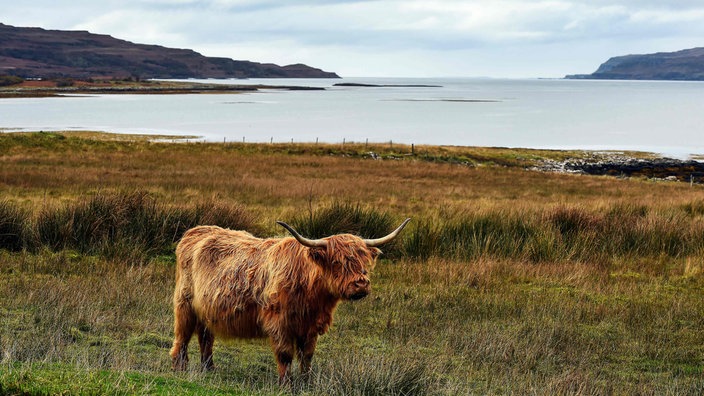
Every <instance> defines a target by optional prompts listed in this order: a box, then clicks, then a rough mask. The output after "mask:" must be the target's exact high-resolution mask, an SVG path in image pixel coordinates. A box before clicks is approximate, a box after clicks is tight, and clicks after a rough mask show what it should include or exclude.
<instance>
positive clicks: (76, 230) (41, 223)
mask: <svg viewBox="0 0 704 396" xmlns="http://www.w3.org/2000/svg"><path fill="white" fill-rule="evenodd" d="M201 224H211V225H219V226H222V227H226V228H234V229H243V230H250V231H253V232H256V231H257V230H258V229H257V227H256V226H255V224H254V221H253V217H252V216H251V215H250V214H249V213H247V212H246V211H245V210H244V208H243V207H242V206H241V205H228V204H225V203H222V202H209V201H204V202H201V203H197V204H195V205H192V206H170V205H165V204H163V203H160V202H159V200H158V199H157V198H156V197H155V196H153V195H150V194H148V193H146V192H144V191H131V192H112V193H98V194H95V195H93V196H90V197H87V198H83V199H79V200H77V201H73V202H66V203H62V204H53V205H47V206H45V207H43V208H41V209H40V210H39V212H38V213H37V215H36V216H31V215H30V213H29V212H28V211H26V210H23V209H22V208H21V207H19V206H18V205H13V204H11V203H9V202H3V203H2V204H0V227H2V229H3V231H2V234H0V248H5V249H8V250H14V251H16V250H21V249H22V248H26V249H28V250H30V251H34V252H38V251H40V250H41V249H42V248H48V249H50V250H53V251H61V250H74V251H78V252H80V253H85V254H91V255H101V256H104V257H107V258H130V259H132V260H133V261H137V262H140V261H142V262H143V261H145V260H147V259H149V258H152V257H155V256H159V255H167V256H168V255H173V247H174V244H175V243H176V242H178V240H179V239H180V238H181V236H182V235H183V233H184V232H185V231H186V230H188V229H189V228H191V227H194V226H196V225H201Z"/></svg>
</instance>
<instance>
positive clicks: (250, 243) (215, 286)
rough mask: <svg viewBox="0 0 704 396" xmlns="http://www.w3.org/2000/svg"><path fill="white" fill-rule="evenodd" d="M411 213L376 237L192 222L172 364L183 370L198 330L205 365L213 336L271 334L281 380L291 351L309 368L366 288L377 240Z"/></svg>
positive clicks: (180, 277) (181, 264)
mask: <svg viewBox="0 0 704 396" xmlns="http://www.w3.org/2000/svg"><path fill="white" fill-rule="evenodd" d="M409 220H410V219H406V221H404V222H403V224H401V225H400V226H399V227H398V228H396V230H394V231H393V232H392V233H390V234H389V235H387V236H385V237H383V238H379V239H362V238H360V237H358V236H354V235H350V234H339V235H333V236H330V237H327V238H322V239H315V240H311V239H307V238H305V237H302V236H301V235H300V234H299V233H298V232H297V231H296V230H294V229H293V228H292V227H290V226H289V225H287V224H285V223H283V222H278V223H279V224H280V225H281V226H283V227H284V228H286V229H287V230H288V231H289V232H290V233H291V235H293V238H292V237H287V238H270V239H260V238H256V237H254V236H253V235H252V234H250V233H248V232H245V231H232V230H227V229H223V228H220V227H215V226H201V227H196V228H192V229H190V230H189V231H187V232H186V233H185V235H184V236H183V238H182V239H181V241H180V242H179V244H178V246H177V248H176V261H177V264H176V289H175V291H174V316H175V317H174V336H175V338H174V344H173V348H172V349H171V358H172V362H173V369H174V370H185V369H186V367H187V365H188V353H187V348H188V343H189V341H190V339H191V336H192V335H193V333H194V332H195V333H196V334H197V335H198V343H199V345H200V356H201V367H202V368H203V369H204V370H210V369H213V368H214V365H213V342H214V340H215V337H223V338H256V337H268V338H269V339H270V341H271V345H272V349H273V352H274V356H275V358H276V363H277V366H278V373H279V380H280V381H281V382H285V381H286V380H287V379H288V377H289V375H290V372H289V371H290V366H291V363H292V361H293V358H294V356H296V357H297V358H298V361H299V362H300V368H301V372H302V373H303V374H306V373H308V372H309V371H310V368H311V359H312V358H313V353H314V352H315V346H316V343H317V340H318V336H319V335H322V334H325V332H327V330H328V328H329V327H330V324H331V323H332V318H333V313H334V311H335V308H336V306H337V304H338V303H339V302H340V300H358V299H360V298H363V297H365V296H366V295H367V294H369V292H370V282H369V271H371V270H372V269H373V268H374V264H375V260H376V257H377V256H378V255H379V254H380V253H381V251H380V250H379V249H377V246H379V245H382V244H385V243H387V242H389V241H391V240H393V239H394V238H395V237H396V236H397V235H398V233H399V232H401V230H402V229H403V227H405V226H406V224H407V223H408V221H409Z"/></svg>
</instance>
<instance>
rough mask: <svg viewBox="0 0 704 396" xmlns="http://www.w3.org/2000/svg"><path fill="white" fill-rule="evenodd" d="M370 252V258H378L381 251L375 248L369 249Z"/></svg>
mask: <svg viewBox="0 0 704 396" xmlns="http://www.w3.org/2000/svg"><path fill="white" fill-rule="evenodd" d="M370 250H371V252H372V258H377V257H379V255H381V250H379V249H377V248H371V249H370Z"/></svg>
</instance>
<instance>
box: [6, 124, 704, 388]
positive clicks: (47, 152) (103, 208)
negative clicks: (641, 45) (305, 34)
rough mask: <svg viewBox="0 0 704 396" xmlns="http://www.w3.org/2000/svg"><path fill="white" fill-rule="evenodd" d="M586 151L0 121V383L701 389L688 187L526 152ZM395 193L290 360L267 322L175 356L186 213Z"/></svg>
mask: <svg viewBox="0 0 704 396" xmlns="http://www.w3.org/2000/svg"><path fill="white" fill-rule="evenodd" d="M370 152H374V153H375V155H374V156H372V155H370V154H369V153H370ZM588 155H592V154H591V153H584V152H560V151H537V150H518V149H498V148H497V149H486V148H463V147H425V146H424V147H413V148H411V147H407V146H403V145H396V144H394V145H393V146H392V147H390V146H389V145H355V144H347V145H344V146H342V145H312V144H310V145H284V144H274V145H265V144H260V145H254V144H239V143H235V144H222V143H220V144H215V143H212V144H211V143H155V142H150V141H148V140H135V141H124V140H119V139H113V138H112V137H111V136H110V135H101V134H91V135H83V136H74V135H71V134H58V133H36V134H7V133H5V134H0V394H58V393H60V394H216V393H223V394H281V393H289V392H294V393H297V394H306V395H355V394H357V395H367V394H379V395H387V394H391V395H394V394H395V395H405V394H409V395H415V394H438V395H454V394H594V395H602V394H616V395H620V394H644V395H662V394H670V395H688V394H689V395H699V394H703V393H704V331H703V330H704V275H703V273H702V270H703V269H704V189H703V188H704V187H703V186H701V185H693V186H690V185H689V184H686V183H674V182H660V181H649V180H644V179H617V178H611V177H593V176H584V175H567V174H552V173H541V172H535V171H528V170H525V168H527V167H529V166H530V165H532V164H534V163H535V162H536V161H539V160H540V159H564V158H566V157H579V156H588ZM373 157H377V158H379V159H374V158H373ZM405 217H411V218H412V219H413V221H412V222H411V224H409V226H408V227H407V228H406V230H404V231H403V233H402V234H401V236H400V237H399V239H398V240H397V241H396V242H395V243H394V244H393V245H392V246H388V247H386V248H385V249H384V250H385V255H384V256H382V257H384V258H383V259H382V260H381V261H380V263H379V264H378V265H377V267H376V269H375V273H374V274H373V276H372V294H371V295H370V296H369V297H367V298H365V299H363V300H361V301H358V302H354V303H343V304H341V305H340V307H339V309H338V311H337V313H336V317H335V321H334V322H333V327H332V329H331V331H330V332H329V333H328V334H327V335H325V336H323V337H322V338H321V340H320V343H319V346H318V349H317V353H316V355H315V357H314V360H313V373H312V375H311V378H310V379H309V380H308V381H307V382H302V381H294V383H293V385H292V387H291V388H284V389H281V388H279V387H278V385H277V381H276V378H277V374H276V365H275V363H274V358H273V355H272V353H271V351H270V348H269V346H268V344H267V343H266V341H229V342H221V341H220V340H216V344H215V355H214V358H215V360H216V364H217V366H218V370H217V371H215V372H213V373H201V372H200V371H198V370H196V368H195V367H193V368H192V369H191V371H188V372H186V373H172V372H171V370H170V363H171V362H170V358H169V356H168V351H169V348H170V345H171V341H172V334H173V329H172V321H173V317H172V308H171V294H172V292H173V284H174V279H173V278H174V254H173V248H174V246H175V242H176V241H177V240H178V239H179V237H180V234H181V233H182V232H183V231H184V230H185V229H187V228H188V227H191V226H193V225H196V224H220V225H223V226H227V227H232V228H241V229H247V230H249V231H251V232H253V233H255V234H256V235H260V236H275V235H284V231H283V230H282V229H280V227H278V226H277V225H276V224H275V221H276V220H283V221H287V222H289V223H290V224H292V225H294V226H295V227H297V228H299V229H301V230H302V231H304V232H305V233H306V234H307V235H308V236H312V237H318V236H323V235H325V234H327V233H330V232H343V231H345V232H346V231H351V232H355V233H359V234H361V235H363V236H365V237H375V236H378V235H379V234H382V233H385V232H387V231H388V230H390V229H392V228H393V227H395V226H396V225H397V224H398V223H400V221H401V220H402V219H404V218H405ZM190 352H191V353H192V354H193V356H192V357H191V361H196V360H197V358H196V354H197V353H198V348H197V345H196V344H195V343H194V344H193V345H192V347H191V351H190ZM192 366H196V365H192Z"/></svg>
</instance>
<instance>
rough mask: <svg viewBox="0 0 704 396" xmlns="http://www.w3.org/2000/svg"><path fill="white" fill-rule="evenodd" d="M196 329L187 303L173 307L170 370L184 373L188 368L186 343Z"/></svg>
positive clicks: (194, 317)
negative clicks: (172, 339) (172, 341)
mask: <svg viewBox="0 0 704 396" xmlns="http://www.w3.org/2000/svg"><path fill="white" fill-rule="evenodd" d="M195 328H196V316H195V313H194V312H193V309H192V308H191V305H190V304H189V303H181V304H178V305H176V306H175V307H174V346H173V347H172V348H171V363H172V366H171V367H172V368H173V369H174V370H176V371H184V370H186V368H188V343H189V342H190V341H191V337H192V336H193V331H194V330H195Z"/></svg>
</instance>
